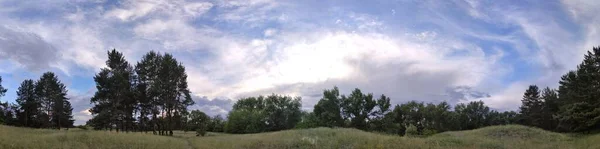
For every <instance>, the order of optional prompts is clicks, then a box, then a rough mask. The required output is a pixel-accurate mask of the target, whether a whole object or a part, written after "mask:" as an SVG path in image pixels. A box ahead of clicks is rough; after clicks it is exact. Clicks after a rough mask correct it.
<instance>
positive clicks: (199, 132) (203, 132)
mask: <svg viewBox="0 0 600 149" xmlns="http://www.w3.org/2000/svg"><path fill="white" fill-rule="evenodd" d="M205 135H206V129H204V128H198V129H196V136H203V137H204V136H205Z"/></svg>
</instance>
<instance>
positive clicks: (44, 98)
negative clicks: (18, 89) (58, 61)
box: [35, 72, 73, 129]
mask: <svg viewBox="0 0 600 149" xmlns="http://www.w3.org/2000/svg"><path fill="white" fill-rule="evenodd" d="M35 92H36V96H37V97H38V98H39V100H40V102H41V103H42V109H44V110H45V111H43V112H44V113H45V115H44V116H42V117H41V118H40V120H41V121H43V122H44V123H46V124H49V125H46V127H51V128H57V129H60V128H61V126H62V127H65V126H67V127H68V125H67V124H68V123H70V125H72V122H71V121H72V117H73V116H72V115H71V113H72V112H71V111H72V110H73V108H71V104H70V102H69V98H67V97H66V96H67V89H66V87H65V85H64V84H63V83H61V82H60V81H59V80H58V78H57V77H56V75H54V73H52V72H46V73H44V74H43V75H42V77H41V78H40V80H39V81H38V82H37V83H36V85H35Z"/></svg>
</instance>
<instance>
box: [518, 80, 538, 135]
mask: <svg viewBox="0 0 600 149" xmlns="http://www.w3.org/2000/svg"><path fill="white" fill-rule="evenodd" d="M521 102H522V105H521V107H520V108H519V109H520V114H521V118H522V119H521V123H522V124H524V125H530V126H536V127H540V126H541V125H542V115H541V113H542V106H543V102H542V100H541V98H540V90H539V88H538V87H537V86H536V85H530V86H529V88H527V90H526V91H525V94H524V95H523V99H522V100H521Z"/></svg>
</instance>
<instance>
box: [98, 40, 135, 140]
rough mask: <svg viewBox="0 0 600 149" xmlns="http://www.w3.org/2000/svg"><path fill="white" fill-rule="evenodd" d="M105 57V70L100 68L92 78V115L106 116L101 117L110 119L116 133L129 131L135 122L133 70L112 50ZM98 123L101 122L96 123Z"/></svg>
mask: <svg viewBox="0 0 600 149" xmlns="http://www.w3.org/2000/svg"><path fill="white" fill-rule="evenodd" d="M107 55H108V60H107V61H106V65H107V68H102V69H101V71H100V73H98V74H97V75H96V77H95V78H94V80H95V81H96V89H97V92H96V94H95V95H94V97H92V99H91V102H92V103H94V104H95V106H94V107H93V108H92V113H93V114H101V113H102V114H108V116H103V117H110V118H109V121H110V124H114V125H116V126H117V127H116V130H117V132H118V131H119V130H121V131H130V130H131V129H132V127H133V122H134V121H135V119H134V118H133V112H134V109H135V107H136V105H137V101H136V98H134V93H133V86H134V84H133V83H134V79H135V78H134V77H135V76H134V75H133V68H132V67H131V65H129V63H128V62H127V60H125V57H124V56H123V54H122V53H120V52H118V51H117V50H115V49H113V50H112V51H109V52H107ZM105 110H106V111H107V112H106V111H105ZM100 121H102V120H100V119H99V120H98V121H96V122H100ZM104 123H106V122H104Z"/></svg>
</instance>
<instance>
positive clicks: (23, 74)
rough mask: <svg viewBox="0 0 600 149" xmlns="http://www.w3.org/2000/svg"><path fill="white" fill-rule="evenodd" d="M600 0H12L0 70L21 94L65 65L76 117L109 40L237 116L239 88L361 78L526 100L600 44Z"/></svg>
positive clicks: (378, 88)
mask: <svg viewBox="0 0 600 149" xmlns="http://www.w3.org/2000/svg"><path fill="white" fill-rule="evenodd" d="M598 9H600V3H599V2H598V1H593V0H587V1H586V0H568V1H548V0H532V1H516V0H515V1H478V0H448V1H437V0H436V1H429V0H371V1H362V0H348V1H342V0H326V1H321V0H307V1H291V0H280V1H276V0H207V1H195V0H125V1H115V0H92V1H80V0H40V1H21V0H0V20H1V21H0V22H1V23H0V76H2V78H3V82H2V85H3V86H4V87H5V88H8V89H9V92H8V93H7V95H6V96H4V97H1V98H0V100H2V101H9V102H14V99H15V98H16V97H15V96H16V95H15V94H16V93H15V91H16V89H17V88H18V85H19V84H20V82H22V81H23V80H25V79H38V78H39V77H40V76H41V74H42V73H43V72H46V71H53V72H55V73H57V74H58V76H59V78H60V79H61V80H62V81H63V83H65V84H66V85H67V86H68V90H69V97H70V99H71V102H72V103H73V105H74V109H75V111H74V115H75V119H76V120H77V121H76V123H77V124H83V123H84V122H85V121H86V120H87V119H89V118H90V117H91V115H89V112H86V110H87V109H88V108H90V107H91V105H90V103H89V98H90V97H91V96H92V95H93V93H94V92H95V86H94V85H95V84H94V82H93V79H92V77H93V76H94V74H95V73H97V72H98V71H99V70H100V68H102V67H104V61H106V51H107V50H110V49H113V48H115V49H117V50H119V51H121V52H123V53H124V55H125V56H126V58H127V59H128V60H129V61H130V63H136V62H137V61H139V59H140V58H141V56H142V55H143V54H145V53H146V52H148V51H150V50H155V51H159V52H167V53H172V54H173V55H175V57H176V58H177V59H178V60H180V61H181V62H183V64H184V65H185V66H186V70H187V73H188V75H189V77H188V82H189V87H190V90H191V91H192V92H193V94H194V100H195V101H196V102H197V104H196V105H194V106H192V107H191V108H192V109H201V110H203V111H205V112H207V113H209V114H210V115H217V114H222V115H224V114H226V113H227V111H228V110H230V108H231V107H230V106H231V104H232V102H234V101H235V100H237V99H239V98H240V97H246V96H257V95H265V94H270V93H279V94H288V95H293V96H301V97H303V108H304V109H305V110H310V109H312V106H313V105H314V104H315V103H316V102H317V101H318V99H319V98H320V96H321V95H320V94H321V93H322V90H323V89H328V88H332V87H333V86H338V87H340V89H341V91H342V92H343V93H348V92H350V91H351V90H352V89H353V88H360V89H362V90H363V91H365V92H372V93H374V94H386V95H388V96H390V97H391V98H392V102H393V103H394V104H398V103H403V102H407V101H410V100H417V101H425V102H440V101H448V102H450V103H452V104H455V103H460V102H468V101H473V100H483V101H484V102H485V103H486V104H487V105H489V106H490V107H492V108H494V109H498V110H516V109H517V107H518V106H519V105H520V98H521V96H522V93H523V91H524V89H525V88H526V87H527V86H528V85H529V84H538V85H539V86H544V87H545V86H550V87H556V86H557V82H558V79H559V78H560V76H561V75H562V74H564V73H566V72H567V71H568V70H571V69H574V68H575V67H576V65H577V64H578V63H579V62H580V61H581V59H582V57H583V53H584V52H585V51H587V50H589V49H591V48H592V47H593V46H598V45H600V44H598V43H596V42H597V41H600V40H599V39H600V33H599V31H600V17H598V16H597V15H595V11H594V10H598Z"/></svg>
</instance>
